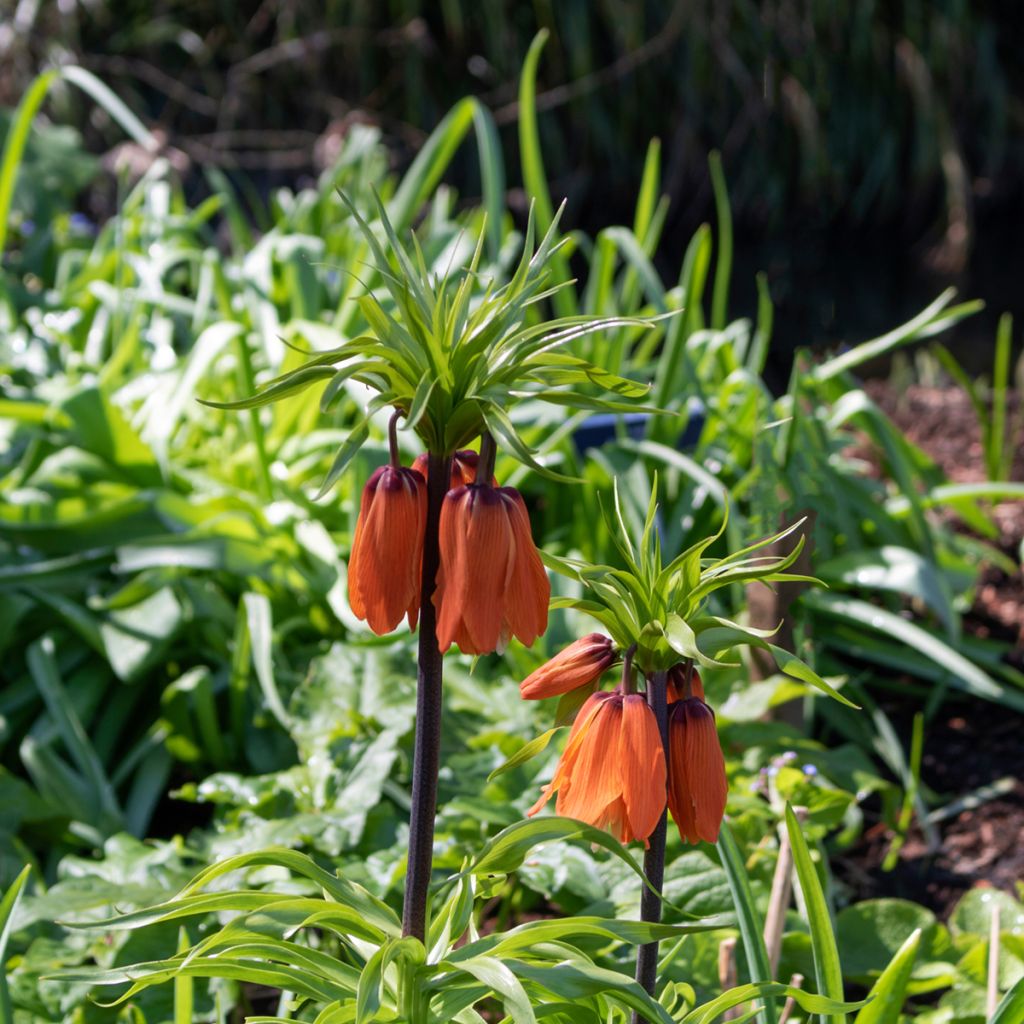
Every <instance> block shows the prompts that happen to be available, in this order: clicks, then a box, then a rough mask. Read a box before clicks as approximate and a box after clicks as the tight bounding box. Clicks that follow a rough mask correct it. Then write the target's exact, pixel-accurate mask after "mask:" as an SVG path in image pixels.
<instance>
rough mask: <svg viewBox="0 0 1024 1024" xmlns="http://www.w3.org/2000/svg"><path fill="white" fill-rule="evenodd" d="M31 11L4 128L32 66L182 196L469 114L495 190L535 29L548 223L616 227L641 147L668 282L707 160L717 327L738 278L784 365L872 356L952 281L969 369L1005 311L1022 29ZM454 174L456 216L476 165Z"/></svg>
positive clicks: (937, 13) (842, 13) (107, 1)
mask: <svg viewBox="0 0 1024 1024" xmlns="http://www.w3.org/2000/svg"><path fill="white" fill-rule="evenodd" d="M8 2H9V3H10V2H12V0H8ZM31 8H32V5H30V4H25V3H21V4H18V5H16V7H15V13H14V15H13V17H11V18H10V19H9V20H8V21H7V23H6V24H5V25H3V26H2V27H0V103H2V104H5V105H8V106H10V105H13V104H14V103H16V102H17V100H18V98H19V96H20V95H21V93H22V92H23V90H24V89H25V87H26V86H27V84H28V83H29V82H30V81H31V79H32V77H33V76H34V75H35V74H37V73H38V72H39V71H40V70H41V69H44V68H45V67H47V66H51V65H52V64H54V63H62V62H68V61H75V62H78V63H81V64H83V65H84V66H85V67H87V68H89V69H90V70H92V71H94V72H95V73H96V74H98V75H99V76H100V77H101V78H102V79H103V80H104V81H106V82H107V83H108V84H110V85H111V86H112V87H113V88H114V90H115V91H116V92H117V93H118V95H120V96H121V97H122V98H123V99H124V100H125V101H126V102H127V103H128V104H129V105H130V106H131V107H132V109H133V110H135V111H136V112H137V113H139V114H140V115H142V116H143V117H144V118H145V119H147V120H148V121H149V122H150V123H152V124H154V125H157V126H159V127H160V128H161V129H162V131H163V132H164V133H166V137H167V141H168V145H169V146H170V147H172V149H173V151H174V152H175V156H176V158H177V160H178V162H179V163H180V165H181V168H182V171H183V174H184V177H185V180H186V182H187V183H188V187H189V189H190V191H192V192H194V193H195V194H196V196H197V197H198V196H199V195H200V194H201V193H202V192H203V191H204V189H205V188H206V187H207V186H206V184H205V181H204V178H203V176H202V174H201V173H200V168H204V167H210V166H217V167H220V168H222V169H224V170H225V171H226V172H227V173H229V174H230V175H231V176H232V177H233V178H235V179H236V180H242V179H244V180H245V181H246V182H248V183H251V185H252V186H253V187H254V188H255V190H256V191H258V192H259V193H263V194H266V193H267V192H268V191H269V190H270V189H271V188H272V187H274V186H275V185H279V184H296V183H301V181H302V180H303V179H306V178H308V177H309V176H310V175H312V174H314V173H315V172H316V170H317V168H318V165H319V163H320V162H322V161H323V160H326V159H328V154H329V152H330V149H331V144H332V141H333V140H334V139H335V138H336V136H337V135H339V134H340V133H343V132H344V131H345V130H346V126H347V125H348V124H349V123H351V121H352V119H360V120H371V121H373V122H376V123H378V124H379V125H380V126H381V127H382V129H383V131H384V133H385V136H386V138H387V139H388V141H389V143H390V144H391V148H392V150H393V153H394V160H395V163H396V166H400V165H403V164H404V163H406V162H408V160H409V158H410V154H412V153H413V152H414V151H415V149H416V147H417V146H418V145H419V143H420V142H421V141H422V140H423V139H424V138H425V137H426V134H427V133H428V132H429V130H430V129H431V128H432V127H433V126H434V125H435V124H436V123H437V122H438V121H439V120H440V118H441V117H442V116H443V115H444V114H445V112H446V111H447V110H448V109H449V108H450V106H451V105H452V104H453V103H454V102H455V101H456V100H457V99H458V98H460V97H461V96H463V95H465V94H467V93H475V94H477V95H479V96H480V97H481V98H482V99H483V100H484V101H485V102H486V103H487V104H488V105H489V106H490V107H491V108H492V109H493V111H494V113H495V117H496V119H497V121H498V123H499V125H501V126H502V138H503V142H504V144H505V149H506V163H507V167H508V171H509V180H510V183H512V184H513V185H514V184H515V183H516V182H517V180H518V170H517V168H518V153H517V139H516V127H515V122H516V118H517V107H516V102H515V101H516V89H517V83H518V75H519V69H520V67H521V63H522V60H523V57H524V55H525V53H526V50H527V47H528V46H529V43H530V40H531V39H532V37H533V36H534V34H535V32H536V31H537V30H538V28H540V27H546V28H548V29H549V31H550V32H551V39H550V41H549V43H548V45H547V48H546V50H545V52H544V55H543V57H542V60H541V67H540V86H539V91H540V98H539V107H540V109H541V111H542V115H541V119H540V120H541V132H542V138H543V143H544V156H545V160H546V165H547V170H548V173H549V175H550V177H551V179H552V180H551V192H552V194H553V195H554V196H561V195H566V196H568V197H569V199H570V204H569V210H568V216H567V224H569V225H571V226H574V227H582V228H583V229H584V230H587V231H590V232H593V231H596V230H597V229H598V228H600V227H603V226H606V225H607V224H609V223H614V222H616V221H622V222H628V221H630V220H631V217H632V208H633V204H634V202H635V195H636V191H637V189H638V186H639V181H640V173H641V168H642V164H643V158H644V152H645V148H646V146H647V143H648V140H649V139H650V138H652V137H654V136H658V137H660V138H661V140H662V144H663V177H662V187H663V190H664V191H665V192H666V193H667V194H668V195H669V196H670V197H671V199H672V207H671V212H670V215H669V221H668V224H667V227H666V232H665V240H664V242H663V244H662V247H661V250H660V252H659V260H660V262H661V265H662V269H663V271H664V272H665V275H666V277H668V278H671V279H674V277H675V275H676V272H677V268H678V264H679V259H680V257H681V254H682V250H683V248H684V246H685V244H686V242H687V240H688V239H689V237H690V234H691V233H692V231H693V230H694V228H695V227H696V226H697V224H699V223H700V222H701V221H702V220H706V219H709V218H711V217H712V215H713V210H712V204H711V194H710V187H709V182H708V177H707V170H706V168H707V154H708V152H709V151H710V150H711V149H715V148H718V149H721V151H722V153H723V159H724V165H725V169H726V174H727V177H728V180H729V185H730V191H731V195H732V201H733V205H734V214H735V218H736V231H737V263H736V277H735V281H736V284H735V287H734V302H733V310H734V312H736V313H745V312H749V311H751V310H752V309H753V305H754V286H753V274H754V272H755V271H756V270H758V269H764V270H766V271H767V272H768V274H769V281H770V285H771V291H772V295H773V297H774V299H775V301H776V304H777V316H776V325H777V327H776V331H777V339H778V341H779V343H780V345H781V347H782V348H783V349H791V348H792V347H794V346H795V345H799V344H811V343H813V344H816V345H830V344H836V343H839V342H842V341H844V340H850V341H853V340H856V339H858V338H862V337H865V336H868V335H870V334H874V333H878V332H881V331H883V330H886V329H887V328H889V327H891V326H893V325H894V323H895V322H897V321H899V320H901V319H905V318H907V317H909V316H910V315H912V314H913V313H914V312H915V311H916V310H917V309H919V308H920V307H921V306H922V305H924V304H925V303H926V302H927V301H929V300H930V299H931V298H932V297H934V295H935V294H936V293H937V292H938V290H940V289H941V288H942V287H943V286H945V285H946V284H948V283H954V284H956V285H957V286H958V287H959V288H960V289H961V291H962V292H963V293H964V294H965V295H970V296H978V297H981V298H984V299H986V300H987V303H988V306H989V309H988V311H987V313H986V315H985V316H983V317H980V318H976V319H974V320H972V321H971V322H970V324H969V326H966V327H964V328H961V332H960V338H959V343H958V353H959V354H960V355H961V356H963V357H964V358H965V360H966V361H967V362H968V365H969V367H970V368H971V369H973V370H976V371H978V370H983V369H984V368H985V367H986V366H987V363H988V359H989V354H988V352H989V349H990V339H991V337H992V336H993V335H994V323H995V319H996V317H997V315H998V313H999V312H1001V311H1003V310H1006V309H1009V310H1011V311H1014V312H1017V313H1021V312H1024V309H1021V308H1020V307H1021V306H1022V305H1024V304H1022V302H1021V300H1020V298H1019V295H1020V288H1019V286H1018V284H1017V282H1018V281H1019V280H1020V278H1021V271H1022V270H1024V265H1022V261H1021V259H1020V256H1019V245H1018V243H1017V236H1018V228H1017V225H1018V224H1019V223H1020V222H1021V219H1020V215H1021V213H1022V211H1024V203H1022V188H1021V184H1020V183H1021V180H1022V171H1024V103H1022V96H1024V92H1022V82H1021V77H1022V70H1021V64H1020V60H1019V56H1018V52H1017V47H1018V45H1019V40H1020V38H1021V32H1020V29H1021V26H1022V22H1024V17H1022V15H1021V6H1020V5H1019V4H1018V3H1014V2H1012V0H1005V2H988V3H984V2H982V3H967V2H965V0H937V2H928V0H920V2H905V3H884V2H871V0H845V2H844V0H838V2H830V3H823V2H814V0H773V2H766V3H762V4H757V3H752V2H737V0H718V2H714V0H699V2H686V0H682V2H678V3H674V4H673V3H669V2H653V0H650V2H646V3H641V2H637V3H631V2H623V0H596V2H595V0H557V2H555V0H547V2H542V0H538V2H535V3H532V4H529V3H497V2H494V3H492V2H487V0H484V2H480V0H477V2H475V3H472V2H468V0H441V2H438V3H425V2H423V0H390V2H376V3H375V2H371V0H328V2H327V3H326V4H324V3H313V2H310V0H276V2H272V0H264V2H262V3H234V2H230V0H219V2H203V0H157V2H153V3H146V2H142V0H95V2H92V3H88V4H87V3H83V2H76V0H60V2H59V3H57V2H52V0H51V2H45V0H44V2H43V3H41V4H40V5H39V7H38V8H37V9H35V10H33V9H31ZM48 109H49V111H50V116H51V118H52V119H53V120H54V122H57V123H61V122H63V123H65V124H72V125H75V126H77V127H79V128H80V129H81V130H82V132H83V134H84V136H85V138H84V142H85V146H86V148H87V149H88V150H89V151H91V152H94V153H98V152H103V151H104V150H108V149H110V148H111V147H113V146H114V145H115V144H116V143H117V142H118V141H120V134H119V132H118V131H117V129H116V128H115V127H114V126H112V125H110V124H109V123H107V122H106V118H105V115H102V114H101V113H100V112H98V111H97V109H96V108H95V107H94V106H92V105H91V104H90V103H89V102H88V101H86V100H84V99H83V98H82V97H81V96H80V95H78V94H73V92H72V91H70V90H68V91H66V92H64V93H63V94H62V95H59V96H57V97H56V98H55V99H54V100H53V101H52V102H51V103H50V104H49V106H48ZM454 176H455V179H456V184H457V185H458V186H459V188H460V189H461V191H462V192H463V194H464V195H467V196H468V195H473V194H474V193H475V191H476V190H477V189H478V187H479V186H478V181H477V178H476V169H475V157H473V156H472V155H470V154H468V153H467V155H466V156H465V158H464V160H463V162H462V163H461V164H460V165H458V166H457V167H456V169H455V172H454ZM512 198H513V199H514V200H515V199H517V198H519V200H520V205H523V199H522V197H516V196H513V197H512ZM76 201H77V202H78V203H79V205H80V206H81V207H82V208H83V209H86V210H87V211H88V212H89V213H90V214H91V215H92V216H93V217H97V218H99V217H102V216H103V215H104V214H105V212H108V210H109V208H110V205H111V203H112V202H113V201H114V196H113V193H112V191H111V189H110V187H109V185H108V186H107V187H106V188H104V187H96V188H94V189H93V190H92V191H91V192H90V193H89V194H88V195H87V196H85V197H84V198H83V197H81V196H80V197H79V198H78V199H77V200H76ZM514 205H515V204H514Z"/></svg>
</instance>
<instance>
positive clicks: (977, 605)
mask: <svg viewBox="0 0 1024 1024" xmlns="http://www.w3.org/2000/svg"><path fill="white" fill-rule="evenodd" d="M866 390H867V391H868V393H869V394H870V395H871V397H872V398H873V399H874V401H875V402H877V403H878V405H879V406H881V407H882V409H884V410H885V412H886V413H887V414H888V415H889V416H890V417H891V418H892V419H893V420H894V422H895V423H896V424H897V425H898V426H899V427H900V428H901V429H902V430H903V431H904V432H905V433H906V435H907V436H908V437H909V438H910V440H911V441H913V442H914V443H915V444H917V445H919V446H920V447H921V448H922V449H924V451H926V452H927V453H928V455H929V456H930V457H931V458H933V459H934V460H935V461H936V463H937V464H938V465H939V466H940V467H941V468H942V470H943V471H944V472H945V474H946V475H947V476H948V477H949V478H950V479H951V480H953V481H955V482H963V483H966V482H971V481H980V480H984V479H985V471H984V468H983V457H982V447H981V435H980V430H979V427H978V423H977V419H976V417H975V414H974V410H973V408H972V406H971V404H970V402H969V400H968V398H967V396H966V395H965V394H964V393H963V392H962V391H960V390H959V389H954V388H928V387H921V386H913V387H910V388H907V389H906V390H903V391H900V392H896V391H895V390H894V389H893V388H892V387H891V386H889V385H888V383H887V382H884V381H872V382H869V383H868V384H867V385H866ZM1010 408H1011V409H1012V408H1016V409H1017V410H1018V415H1017V418H1016V421H1015V423H1014V427H1015V430H1014V433H1013V437H1014V439H1015V442H1016V451H1015V458H1014V467H1013V473H1012V479H1014V480H1018V481H1021V480H1024V443H1022V436H1021V435H1022V430H1024V424H1022V422H1021V404H1020V398H1019V397H1018V396H1011V402H1010ZM940 514H946V513H940ZM992 516H993V519H994V520H995V522H996V525H997V526H998V528H999V537H998V539H997V540H996V541H995V543H996V544H997V546H998V547H999V548H1000V549H1001V550H1002V551H1003V552H1004V553H1005V554H1006V555H1007V556H1009V557H1010V558H1011V559H1013V560H1014V561H1016V562H1018V564H1019V560H1020V552H1021V547H1020V546H1021V541H1022V539H1024V502H1021V501H1015V502H1003V503H999V504H997V505H995V506H994V507H993V509H992ZM957 528H960V527H959V526H957ZM964 628H965V629H966V630H967V631H968V632H970V633H971V634H973V635H975V636H979V637H993V638H998V639H1000V640H1005V641H1006V642H1007V643H1009V644H1010V645H1011V649H1010V651H1009V653H1008V660H1009V661H1010V662H1011V663H1013V664H1015V666H1016V667H1018V668H1021V669H1024V576H1022V574H1021V572H1020V571H1019V570H1018V571H1017V572H1016V573H1014V574H1012V575H1011V574H1007V573H1005V572H1003V571H1002V570H1000V569H998V568H995V567H992V566H984V567H982V569H981V573H980V578H979V585H978V589H977V593H976V597H975V601H974V606H973V607H972V609H971V610H970V612H969V613H968V614H967V615H966V616H965V617H964ZM916 710H918V709H917V708H916V707H912V706H908V705H906V704H903V705H900V704H895V703H891V702H890V703H889V704H887V705H886V711H887V712H888V713H889V714H890V717H891V718H892V720H893V723H894V725H895V726H896V728H897V730H898V731H899V733H900V735H901V739H902V740H903V741H904V743H905V744H906V746H907V747H909V737H910V728H911V722H912V719H913V715H914V712H915V711H916ZM1022 736H1024V716H1022V715H1019V714H1016V713H1014V712H1012V711H1008V710H1007V709H1006V708H1003V707H1001V706H998V705H995V704H989V703H986V702H972V703H970V704H967V703H964V702H963V701H959V700H956V701H954V700H950V701H947V702H946V703H945V704H944V705H943V706H942V708H941V709H940V712H939V714H938V715H937V716H936V717H935V718H934V719H933V720H932V721H931V722H930V723H928V726H927V729H926V733H925V747H924V756H923V759H922V771H921V775H922V782H923V784H924V785H925V786H926V787H927V788H928V789H929V790H931V791H932V792H934V793H935V794H936V795H937V796H938V797H939V798H940V802H941V803H942V804H948V803H950V802H952V801H954V800H956V799H957V798H958V797H960V796H963V795H965V794H968V793H971V792H973V791H975V790H977V789H978V788H979V787H983V786H989V785H991V784H993V783H996V782H997V781H999V780H1005V779H1012V780H1014V782H1013V787H1012V789H1009V791H1006V792H1002V793H1000V795H998V796H996V797H994V798H992V799H988V800H986V801H984V802H982V803H980V804H979V805H978V806H976V807H973V808H965V809H963V810H961V811H960V813H958V814H956V815H955V816H952V817H950V818H948V819H947V820H944V821H942V822H939V823H938V825H937V828H938V832H939V836H940V838H941V846H940V847H939V849H938V850H935V851H932V850H929V848H928V845H927V843H926V841H925V838H924V836H923V834H922V833H921V831H920V829H918V828H916V826H915V828H914V830H912V831H911V833H910V835H909V837H908V839H907V842H906V844H905V845H904V846H903V849H902V850H901V851H900V857H899V861H898V863H897V864H896V866H895V867H894V868H893V869H892V870H891V871H888V872H886V871H884V870H883V869H882V863H883V861H884V859H885V856H886V854H887V852H888V850H889V848H890V845H891V842H892V834H891V832H890V831H889V830H888V828H887V827H886V825H885V823H884V822H878V823H877V824H876V825H874V826H872V827H869V828H868V829H867V830H866V832H865V834H864V836H863V837H862V839H861V840H860V842H859V843H858V844H857V846H856V847H855V848H854V849H853V850H851V851H849V852H847V853H846V854H844V855H842V856H840V857H839V858H837V860H836V864H835V867H836V872H837V875H838V876H839V877H840V878H841V879H842V880H843V881H844V882H845V883H846V884H847V885H848V886H850V888H851V889H852V890H853V893H854V894H855V895H856V897H857V898H859V899H869V898H874V897H880V896H899V897H903V898H906V899H912V900H916V901H918V902H920V903H923V904H924V905H926V906H928V907H930V908H931V909H932V910H934V911H935V912H936V913H937V914H938V915H939V916H940V917H942V918H945V917H947V916H948V914H949V912H950V910H951V909H952V908H953V906H954V905H955V904H956V902H957V900H958V899H959V898H960V897H961V896H962V895H963V893H964V892H966V891H967V890H968V889H970V888H972V887H975V886H995V887H998V888H1001V889H1006V890H1008V891H1013V888H1014V884H1015V883H1016V882H1017V881H1018V880H1020V879H1024V742H1022V740H1021V737H1022Z"/></svg>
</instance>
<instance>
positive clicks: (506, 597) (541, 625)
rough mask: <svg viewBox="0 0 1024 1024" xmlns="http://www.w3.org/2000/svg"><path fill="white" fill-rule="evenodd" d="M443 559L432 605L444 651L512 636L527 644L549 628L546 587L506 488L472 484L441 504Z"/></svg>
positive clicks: (522, 517) (518, 500)
mask: <svg viewBox="0 0 1024 1024" xmlns="http://www.w3.org/2000/svg"><path fill="white" fill-rule="evenodd" d="M440 549H441V564H440V568H439V570H438V574H437V590H436V591H435V593H434V605H435V607H436V608H437V611H438V620H437V640H438V645H439V647H440V648H441V650H442V651H444V650H447V649H448V648H449V647H450V646H451V645H452V644H453V643H456V644H458V645H459V648H460V650H461V651H462V652H463V653H464V654H487V653H490V652H491V651H495V650H502V649H504V647H505V645H506V644H507V643H508V639H509V637H510V636H515V637H517V638H518V639H519V640H521V641H522V642H523V643H524V644H526V645H527V646H529V645H530V644H532V643H533V641H534V640H536V639H537V637H538V636H540V635H541V634H542V633H543V632H544V630H545V629H546V628H547V622H548V600H549V598H550V596H551V584H550V582H549V581H548V577H547V574H546V573H545V572H544V565H543V563H542V562H541V560H540V555H538V554H537V549H536V547H535V546H534V544H533V538H532V537H531V535H530V519H529V516H528V515H527V512H526V505H525V504H524V503H523V499H522V497H521V496H520V494H519V492H518V491H516V490H515V489H514V488H512V487H492V486H490V485H489V484H470V485H468V486H464V487H457V488H455V489H454V490H451V491H449V492H448V493H447V494H446V495H445V498H444V503H443V504H442V506H441V527H440Z"/></svg>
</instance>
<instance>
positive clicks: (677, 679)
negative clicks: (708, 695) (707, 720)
mask: <svg viewBox="0 0 1024 1024" xmlns="http://www.w3.org/2000/svg"><path fill="white" fill-rule="evenodd" d="M665 691H666V692H665V696H666V698H667V699H668V703H669V704H675V702H676V701H677V700H686V696H687V694H686V669H685V668H684V666H683V665H673V666H672V668H670V669H669V670H668V685H667V686H666V688H665ZM690 696H692V697H699V698H700V699H701V700H703V699H704V684H703V683H702V682H701V678H700V673H699V672H698V671H697V670H696V669H693V671H692V673H691V675H690Z"/></svg>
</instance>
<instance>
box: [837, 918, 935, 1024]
mask: <svg viewBox="0 0 1024 1024" xmlns="http://www.w3.org/2000/svg"><path fill="white" fill-rule="evenodd" d="M920 944H921V929H920V928H915V929H914V931H913V932H911V933H910V935H909V936H908V937H907V940H906V941H905V942H904V943H903V945H902V946H900V948H899V949H898V950H897V951H896V954H895V955H894V956H893V958H892V960H890V961H889V963H888V964H887V965H886V967H885V969H884V970H883V971H882V973H881V974H880V975H879V976H878V980H877V981H876V982H875V983H874V985H872V986H871V991H870V992H869V993H868V1000H869V1002H868V1005H867V1006H865V1007H864V1009H862V1010H861V1011H860V1013H858V1014H857V1016H856V1017H855V1018H854V1022H853V1024H899V1019H900V1011H901V1010H902V1009H903V1002H904V1000H905V999H906V996H907V985H908V983H909V982H910V975H911V973H912V972H913V970H914V961H915V960H916V959H917V949H918V946H920Z"/></svg>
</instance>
